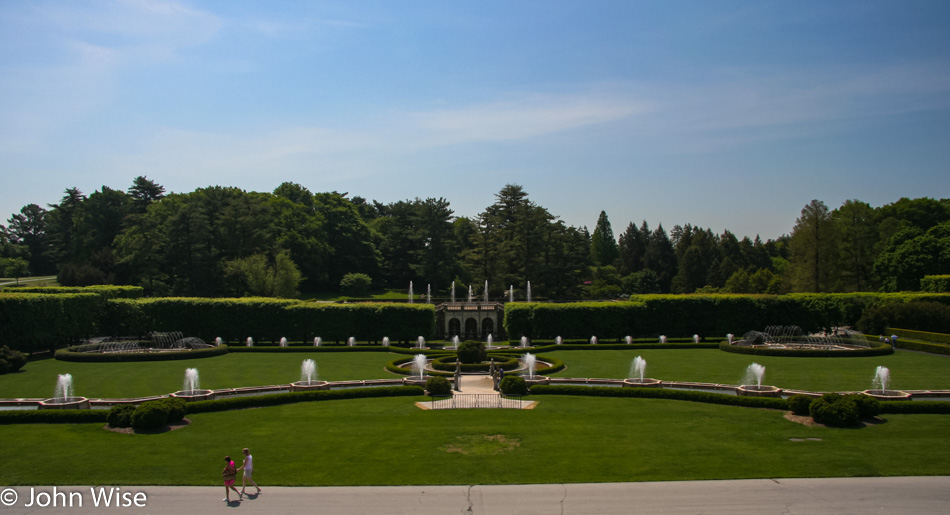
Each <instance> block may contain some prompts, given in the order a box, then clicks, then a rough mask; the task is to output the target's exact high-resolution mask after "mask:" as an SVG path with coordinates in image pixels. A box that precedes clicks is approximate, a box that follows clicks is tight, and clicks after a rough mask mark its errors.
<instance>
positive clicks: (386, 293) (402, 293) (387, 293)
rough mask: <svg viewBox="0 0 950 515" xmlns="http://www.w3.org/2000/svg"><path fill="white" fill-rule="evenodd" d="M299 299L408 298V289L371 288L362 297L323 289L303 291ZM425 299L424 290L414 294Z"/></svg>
mask: <svg viewBox="0 0 950 515" xmlns="http://www.w3.org/2000/svg"><path fill="white" fill-rule="evenodd" d="M300 298H301V299H306V300H322V301H327V302H339V301H344V300H367V299H372V300H404V301H408V300H409V289H408V288H407V289H405V290H373V291H371V292H369V293H367V294H366V295H365V296H363V297H350V296H347V295H342V294H341V293H340V292H337V291H325V292H317V293H305V294H303V295H301V296H300ZM420 298H421V299H425V291H423V292H422V295H421V296H420V295H419V293H418V292H416V294H415V299H416V301H419V299H420Z"/></svg>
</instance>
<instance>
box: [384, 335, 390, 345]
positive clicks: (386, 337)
mask: <svg viewBox="0 0 950 515" xmlns="http://www.w3.org/2000/svg"><path fill="white" fill-rule="evenodd" d="M383 347H389V337H388V336H383Z"/></svg>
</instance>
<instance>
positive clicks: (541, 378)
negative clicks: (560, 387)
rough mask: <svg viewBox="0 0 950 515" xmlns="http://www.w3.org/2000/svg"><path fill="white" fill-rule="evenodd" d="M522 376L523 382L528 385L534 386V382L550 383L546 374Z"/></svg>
mask: <svg viewBox="0 0 950 515" xmlns="http://www.w3.org/2000/svg"><path fill="white" fill-rule="evenodd" d="M521 377H523V378H524V382H525V384H526V385H528V387H531V386H534V385H536V384H551V378H550V377H548V376H531V377H530V378H529V377H528V376H521Z"/></svg>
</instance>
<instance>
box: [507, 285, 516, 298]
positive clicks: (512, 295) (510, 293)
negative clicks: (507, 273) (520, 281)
mask: <svg viewBox="0 0 950 515" xmlns="http://www.w3.org/2000/svg"><path fill="white" fill-rule="evenodd" d="M514 301H515V285H513V284H512V285H509V286H508V302H514Z"/></svg>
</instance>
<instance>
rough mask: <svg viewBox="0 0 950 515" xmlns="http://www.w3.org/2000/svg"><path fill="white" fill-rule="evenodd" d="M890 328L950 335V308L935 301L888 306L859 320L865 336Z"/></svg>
mask: <svg viewBox="0 0 950 515" xmlns="http://www.w3.org/2000/svg"><path fill="white" fill-rule="evenodd" d="M888 327H912V328H914V329H916V330H918V331H930V332H935V333H950V306H948V305H946V304H943V303H940V302H933V301H916V302H906V303H902V304H888V305H884V306H877V307H875V308H872V309H869V310H868V311H867V312H865V313H864V315H863V316H862V317H861V319H860V320H858V329H860V330H861V331H862V332H863V333H864V334H882V333H884V332H885V331H886V329H887V328H888Z"/></svg>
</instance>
